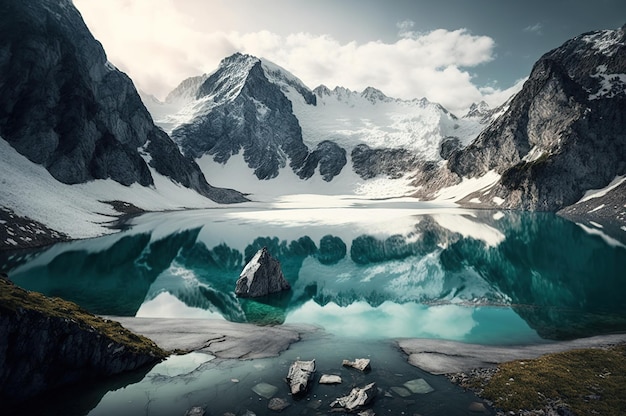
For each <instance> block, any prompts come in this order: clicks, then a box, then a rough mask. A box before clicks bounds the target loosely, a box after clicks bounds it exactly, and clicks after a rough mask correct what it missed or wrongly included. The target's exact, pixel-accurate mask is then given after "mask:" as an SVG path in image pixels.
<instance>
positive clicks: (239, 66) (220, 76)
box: [196, 52, 261, 101]
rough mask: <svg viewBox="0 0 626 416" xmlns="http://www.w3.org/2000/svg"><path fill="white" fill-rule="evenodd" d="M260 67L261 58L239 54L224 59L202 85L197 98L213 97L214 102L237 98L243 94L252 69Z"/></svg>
mask: <svg viewBox="0 0 626 416" xmlns="http://www.w3.org/2000/svg"><path fill="white" fill-rule="evenodd" d="M260 65H261V60H260V59H259V58H256V57H254V56H252V55H247V54H242V53H239V52H237V53H235V54H233V55H231V56H229V57H227V58H224V59H222V61H221V62H220V64H219V67H218V69H217V71H215V72H213V74H211V75H210V76H209V77H208V78H207V79H206V80H205V81H204V82H203V83H202V85H201V86H200V88H199V89H198V92H197V93H196V98H197V99H200V98H203V97H211V98H213V100H214V101H222V100H232V99H234V98H236V97H237V96H238V95H239V94H240V93H241V90H242V89H243V87H244V85H245V82H246V80H247V78H248V75H249V74H250V71H252V68H254V67H255V66H260Z"/></svg>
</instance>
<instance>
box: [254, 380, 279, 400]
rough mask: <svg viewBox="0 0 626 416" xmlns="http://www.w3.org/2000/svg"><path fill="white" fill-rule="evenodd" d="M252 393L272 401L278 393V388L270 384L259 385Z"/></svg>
mask: <svg viewBox="0 0 626 416" xmlns="http://www.w3.org/2000/svg"><path fill="white" fill-rule="evenodd" d="M252 391H253V392H255V393H256V394H258V395H259V396H261V397H264V398H266V399H271V398H272V397H273V396H274V395H275V394H276V393H277V392H278V387H276V386H272V385H271V384H268V383H259V384H257V385H255V386H254V387H252Z"/></svg>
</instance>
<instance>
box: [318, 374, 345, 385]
mask: <svg viewBox="0 0 626 416" xmlns="http://www.w3.org/2000/svg"><path fill="white" fill-rule="evenodd" d="M319 383H320V384H341V377H339V376H336V375H334V374H322V376H321V377H320V381H319Z"/></svg>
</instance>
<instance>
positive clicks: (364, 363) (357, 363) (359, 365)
mask: <svg viewBox="0 0 626 416" xmlns="http://www.w3.org/2000/svg"><path fill="white" fill-rule="evenodd" d="M341 365H343V366H344V367H352V368H356V369H357V370H359V371H367V370H370V369H371V367H370V360H369V358H357V359H356V360H354V361H350V360H343V362H342V363H341Z"/></svg>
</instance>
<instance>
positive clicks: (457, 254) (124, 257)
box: [0, 196, 626, 415]
mask: <svg viewBox="0 0 626 416" xmlns="http://www.w3.org/2000/svg"><path fill="white" fill-rule="evenodd" d="M310 206H316V208H306V207H310ZM598 234H599V233H589V232H588V230H586V229H585V228H584V227H581V226H579V225H576V224H574V223H572V222H570V221H567V220H565V219H562V218H560V217H558V216H555V215H553V214H532V213H519V212H507V211H469V210H462V209H459V208H449V207H442V206H435V205H432V204H424V203H419V202H414V201H377V202H373V201H370V202H365V201H358V200H350V199H338V198H334V199H325V198H324V197H314V196H308V197H300V198H299V199H285V200H283V201H280V202H279V203H275V204H258V205H254V204H249V205H247V206H243V207H229V208H223V209H211V210H196V211H185V212H171V213H151V214H145V215H142V216H140V217H137V218H134V219H133V220H132V221H131V222H130V223H129V224H127V229H126V230H125V231H123V232H120V233H118V234H114V235H109V236H105V237H101V238H98V239H93V240H84V241H76V242H71V243H63V244H57V245H55V246H53V247H50V248H47V249H44V250H39V251H31V252H27V253H12V254H11V256H10V258H6V254H5V255H4V256H5V258H0V260H1V261H2V262H3V263H5V264H8V265H9V267H10V271H9V275H10V276H11V278H12V280H13V281H15V283H16V284H18V285H20V286H22V287H24V288H26V289H30V290H36V291H40V292H42V293H44V294H47V295H51V296H59V297H62V298H65V299H68V300H72V301H74V302H76V303H78V304H80V305H81V306H83V307H85V308H86V309H88V310H90V311H91V312H94V313H97V314H103V315H118V316H143V317H168V318H170V317H184V318H210V319H226V320H229V321H234V322H251V323H256V324H259V325H280V324H283V323H308V324H314V325H317V326H320V327H322V328H323V329H324V335H323V336H320V337H318V338H315V339H309V340H305V341H302V342H300V343H297V344H296V345H294V346H293V347H292V348H291V349H290V350H289V351H287V352H286V353H284V354H283V355H281V357H278V358H275V359H267V360H253V361H248V362H232V361H221V360H217V361H216V360H210V361H207V362H206V363H202V362H198V361H197V360H198V358H197V356H194V355H191V356H190V358H189V357H188V360H189V363H190V364H185V365H188V366H191V367H192V368H191V367H190V369H188V372H183V375H176V376H174V377H169V378H167V377H166V378H163V377H159V376H158V374H160V373H159V371H165V372H170V371H172V370H171V368H176V366H177V365H179V364H180V363H179V364H172V363H167V362H166V363H163V364H160V365H159V366H161V367H159V366H157V367H155V369H153V370H152V372H151V373H149V374H148V375H147V376H145V377H144V376H143V375H141V377H140V379H141V380H143V381H139V382H137V380H134V381H133V383H131V384H130V385H128V386H127V387H125V388H122V389H119V388H117V387H116V388H115V389H113V391H110V392H109V393H106V394H104V393H103V394H104V397H103V398H102V400H100V401H99V402H98V404H96V405H93V404H89V405H87V406H86V407H87V408H89V409H92V408H93V410H91V414H94V415H95V414H107V412H108V413H109V414H110V412H111V411H112V409H117V410H115V413H118V414H120V411H121V409H122V408H125V409H132V411H129V413H128V414H137V413H144V409H146V408H148V407H149V406H150V405H151V404H153V405H154V407H153V408H152V410H151V412H149V414H181V415H182V414H184V410H185V409H186V408H188V407H189V406H190V405H193V404H194V403H205V405H206V406H207V408H208V409H213V410H211V412H210V413H209V414H222V413H224V412H226V411H228V409H227V407H228V406H229V405H230V403H231V402H232V401H233V400H235V397H238V399H237V400H236V402H237V403H238V408H237V409H238V410H237V409H233V410H230V411H233V412H235V413H236V411H241V412H243V411H244V410H245V409H250V410H254V411H255V412H257V414H264V413H263V411H262V410H259V409H256V410H255V405H256V406H257V407H258V406H261V407H263V406H266V404H267V400H265V399H262V400H261V403H258V402H259V399H260V398H259V397H258V396H256V395H255V394H254V393H250V387H251V385H254V384H253V383H257V382H259V380H261V379H263V380H269V381H267V382H268V383H270V384H273V385H280V386H281V388H284V389H286V385H284V382H281V379H282V378H284V377H285V375H286V373H287V368H288V362H289V360H291V359H292V358H293V359H295V357H296V356H301V357H302V358H303V359H311V358H316V359H317V360H318V363H320V365H321V367H320V368H326V369H327V370H328V371H333V369H334V368H335V367H340V365H339V366H337V365H335V364H334V363H336V362H337V360H338V362H339V364H340V363H341V355H342V354H343V355H346V354H348V352H349V350H350V349H352V350H353V351H354V349H359V348H360V349H361V350H363V345H367V348H366V350H367V351H363V354H365V355H371V356H372V357H371V358H372V359H373V362H374V363H375V362H376V361H377V360H378V361H379V363H382V362H384V363H385V364H384V365H383V366H381V365H380V364H379V365H378V366H377V365H375V364H374V369H375V370H373V371H372V373H371V374H369V375H367V376H361V375H359V376H358V377H361V378H362V379H357V378H358V377H357V376H355V375H354V374H353V373H352V372H348V373H345V376H346V377H351V378H350V379H351V380H352V382H351V383H353V384H359V383H361V382H363V383H365V382H366V381H367V380H371V379H376V380H378V382H379V383H380V384H381V385H383V386H386V387H387V388H390V387H392V386H393V385H394V384H398V385H400V386H401V385H402V383H404V382H405V381H407V380H409V379H415V378H425V379H427V381H428V382H429V383H430V384H432V385H433V386H435V387H436V389H435V392H433V393H429V394H428V395H424V397H420V398H419V399H415V398H413V397H409V398H408V399H407V398H398V397H395V398H394V399H392V398H389V397H387V398H385V399H381V400H379V401H378V402H377V404H376V406H378V407H377V408H375V410H376V409H377V412H384V413H385V414H401V412H403V411H404V412H406V413H405V414H413V413H420V414H422V415H429V414H433V415H434V414H466V412H467V406H468V403H471V401H473V400H475V397H473V396H471V395H469V396H467V395H466V394H463V393H462V392H461V391H460V390H458V389H457V390H450V389H454V387H453V386H451V385H449V383H447V381H445V379H442V378H440V377H433V376H430V375H428V374H426V373H423V372H421V371H419V370H418V369H415V368H413V367H410V366H408V365H407V364H406V363H405V362H404V358H403V357H402V356H401V354H400V353H399V352H398V351H396V349H395V347H393V343H392V342H391V340H392V339H394V338H400V337H425V338H436V339H447V340H455V341H462V342H472V343H480V344H505V345H506V344H528V343H539V342H550V341H553V340H561V339H572V338H578V337H584V336H590V335H596V334H606V333H611V332H623V331H624V330H626V302H624V299H626V248H625V246H624V245H623V243H621V242H619V241H617V240H614V239H611V238H607V237H605V236H604V237H603V236H602V235H598ZM261 247H267V248H268V249H269V251H270V253H271V254H272V255H273V256H274V257H276V258H278V259H279V260H280V262H281V264H282V268H283V272H284V275H285V277H286V279H287V280H288V281H289V283H290V284H291V286H292V290H291V291H290V292H287V293H284V294H281V295H276V296H271V297H268V298H264V299H256V300H250V299H239V298H237V297H236V296H235V295H234V288H235V282H236V280H237V278H238V277H239V273H240V272H241V270H242V268H243V266H244V265H245V263H246V262H247V261H248V260H249V259H250V258H251V257H252V256H253V255H254V254H255V253H256V251H257V250H258V249H260V248H261ZM338 345H341V346H342V348H338V347H337V346H338ZM348 355H349V354H348ZM343 358H351V357H350V356H344V357H343ZM180 360H184V359H182V358H181V359H180ZM207 360H208V358H207ZM200 361H202V360H200ZM168 366H169V367H168ZM172 366H173V367H172ZM259 366H260V367H259ZM333 366H334V367H333ZM168 368H170V369H168ZM164 369H165V370H164ZM155 371H156V373H155ZM185 371H187V370H185ZM335 371H343V372H345V371H346V370H343V369H340V368H339V369H335ZM379 371H380V373H378V372H379ZM155 374H156V375H155ZM185 374H186V375H185ZM189 374H192V375H189ZM355 377H356V378H355ZM232 378H235V379H237V380H239V381H240V382H239V383H233V382H232V381H231V379H232ZM155 380H158V382H157V383H156V385H158V388H157V387H155ZM181 380H182V381H181ZM185 380H186V381H185ZM242 380H246V381H242ZM281 383H282V384H281ZM126 384H128V383H126ZM126 384H124V385H126ZM248 384H250V385H248ZM163 386H167V387H163ZM202 386H204V387H202ZM208 386H211V387H208ZM346 388H347V387H344V389H343V390H345V389H346ZM155 389H156V390H155ZM316 389H317V390H316V391H315V392H312V393H313V394H316V395H319V398H314V397H309V400H313V399H315V400H325V395H329V394H333V393H332V391H338V390H337V389H338V388H337V387H336V386H335V387H333V389H334V390H332V389H331V388H329V387H322V386H319V387H316ZM105 390H106V391H108V390H107V389H105ZM222 390H223V391H222ZM157 391H159V392H160V393H158V394H157V393H156V392H157ZM226 391H228V392H230V393H225V392H226ZM348 391H349V389H348ZM348 391H342V392H341V393H342V394H346V393H347V392H348ZM452 391H453V392H454V394H452V393H451V392H452ZM147 392H152V394H150V393H147ZM339 395H341V394H339ZM443 395H445V396H448V397H452V396H454V397H456V399H455V400H450V399H449V398H448V399H444V398H443ZM99 397H102V395H100V396H99ZM157 397H169V398H170V399H168V400H164V399H158V398H157ZM211 397H213V398H211ZM335 397H336V396H335ZM227 398H228V399H227ZM263 400H264V401H263ZM385 400H386V401H385ZM246 401H251V402H250V403H247V402H246ZM131 403H134V404H133V405H131ZM157 403H160V404H159V405H157ZM166 403H167V404H166ZM416 403H419V404H416ZM309 404H310V403H306V402H299V403H294V405H293V406H291V407H290V408H288V409H286V410H285V411H284V412H283V413H284V414H306V411H308V410H306V409H309V410H310V411H311V412H313V413H311V414H316V413H315V412H321V413H320V414H325V412H326V410H328V409H327V408H326V407H323V408H321V409H323V410H315V409H314V407H315V406H314V405H310V406H309ZM324 405H327V403H324ZM446 405H447V406H451V407H449V408H442V407H441V406H446ZM420 406H421V407H420ZM244 408H245V409H244ZM263 408H264V409H265V407H263ZM158 409H161V410H158ZM290 409H291V410H290ZM400 409H404V410H400ZM218 410H219V412H218ZM303 412H305V413H303ZM389 412H392V413H389ZM396 412H397V413H396ZM78 413H86V412H85V411H84V409H83V410H81V411H80V412H78Z"/></svg>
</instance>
